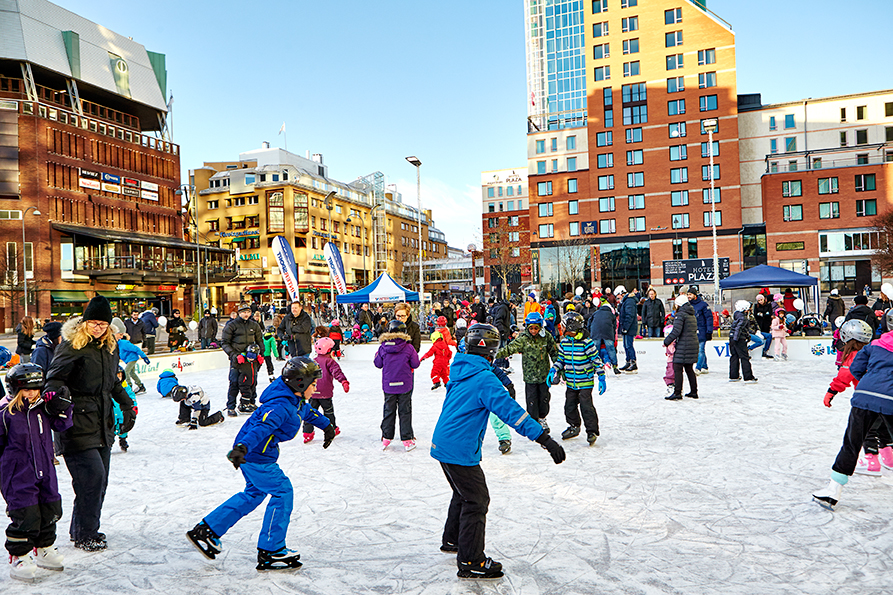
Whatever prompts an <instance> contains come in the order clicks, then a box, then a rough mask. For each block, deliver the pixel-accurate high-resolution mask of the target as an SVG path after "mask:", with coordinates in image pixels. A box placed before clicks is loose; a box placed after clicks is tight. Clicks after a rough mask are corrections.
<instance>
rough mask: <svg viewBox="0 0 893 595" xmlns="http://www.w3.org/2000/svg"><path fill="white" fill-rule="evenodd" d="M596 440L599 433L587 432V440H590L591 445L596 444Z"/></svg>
mask: <svg viewBox="0 0 893 595" xmlns="http://www.w3.org/2000/svg"><path fill="white" fill-rule="evenodd" d="M596 440H598V434H596V433H595V432H587V433H586V441H587V442H589V446H592V445H593V444H595V441H596Z"/></svg>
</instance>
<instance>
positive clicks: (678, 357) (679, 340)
mask: <svg viewBox="0 0 893 595" xmlns="http://www.w3.org/2000/svg"><path fill="white" fill-rule="evenodd" d="M674 341H675V342H676V352H675V353H673V382H674V384H673V394H672V395H670V396H668V397H664V398H665V399H666V400H668V401H678V400H680V399H681V398H682V372H683V370H684V371H685V375H686V376H688V384H689V386H691V392H690V393H688V394H687V395H685V396H686V397H691V398H692V399H697V398H698V377H697V376H696V375H695V368H694V365H695V363H696V362H697V361H698V321H697V319H696V318H695V309H694V307H693V306H692V305H691V304H690V303H689V302H688V297H687V296H686V294H682V295H680V296H679V297H677V298H676V318H675V319H674V320H673V330H671V331H670V334H669V335H667V337H666V338H665V339H664V346H665V347H666V346H668V345H670V343H672V342H674Z"/></svg>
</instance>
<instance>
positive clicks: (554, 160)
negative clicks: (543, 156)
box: [552, 159, 558, 173]
mask: <svg viewBox="0 0 893 595" xmlns="http://www.w3.org/2000/svg"><path fill="white" fill-rule="evenodd" d="M557 171H558V160H557V159H553V160H552V173H555V172H557Z"/></svg>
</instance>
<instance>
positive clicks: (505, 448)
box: [456, 440, 512, 551]
mask: <svg viewBox="0 0 893 595" xmlns="http://www.w3.org/2000/svg"><path fill="white" fill-rule="evenodd" d="M499 452H501V453H502V454H504V455H507V454H508V453H510V452H512V441H511V440H500V441H499ZM456 551H458V550H456Z"/></svg>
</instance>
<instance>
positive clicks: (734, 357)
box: [729, 337, 753, 380]
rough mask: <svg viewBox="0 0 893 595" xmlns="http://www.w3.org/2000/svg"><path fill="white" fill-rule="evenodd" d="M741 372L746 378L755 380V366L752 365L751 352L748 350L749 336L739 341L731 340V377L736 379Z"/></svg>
mask: <svg viewBox="0 0 893 595" xmlns="http://www.w3.org/2000/svg"><path fill="white" fill-rule="evenodd" d="M739 368H740V373H741V374H743V375H744V379H745V380H753V368H751V366H750V352H749V351H748V350H747V337H741V338H740V339H738V340H737V341H729V378H731V379H732V380H734V379H735V378H738V374H739Z"/></svg>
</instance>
